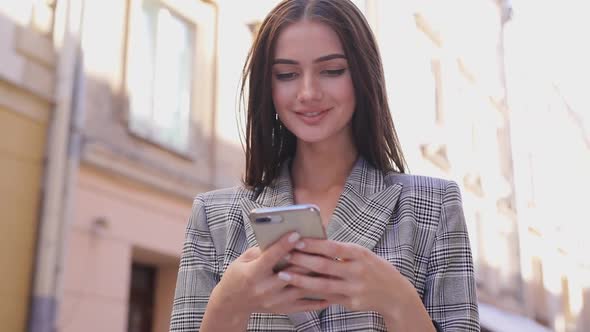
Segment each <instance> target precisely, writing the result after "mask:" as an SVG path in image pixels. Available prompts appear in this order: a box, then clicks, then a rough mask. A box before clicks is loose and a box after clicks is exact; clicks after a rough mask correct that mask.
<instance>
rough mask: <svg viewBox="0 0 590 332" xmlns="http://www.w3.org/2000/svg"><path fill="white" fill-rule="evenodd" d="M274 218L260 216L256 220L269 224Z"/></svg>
mask: <svg viewBox="0 0 590 332" xmlns="http://www.w3.org/2000/svg"><path fill="white" fill-rule="evenodd" d="M271 221H272V219H271V218H270V217H260V218H256V222H257V223H261V224H267V223H269V222H271Z"/></svg>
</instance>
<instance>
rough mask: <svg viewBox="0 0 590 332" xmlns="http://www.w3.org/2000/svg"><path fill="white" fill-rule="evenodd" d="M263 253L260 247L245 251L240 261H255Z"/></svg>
mask: <svg viewBox="0 0 590 332" xmlns="http://www.w3.org/2000/svg"><path fill="white" fill-rule="evenodd" d="M260 254H261V251H260V248H258V247H252V248H248V250H246V251H244V253H243V254H242V255H240V257H239V260H240V261H243V262H249V261H253V260H255V259H256V258H258V257H260Z"/></svg>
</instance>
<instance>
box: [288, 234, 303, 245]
mask: <svg viewBox="0 0 590 332" xmlns="http://www.w3.org/2000/svg"><path fill="white" fill-rule="evenodd" d="M300 238H301V235H299V233H293V234H291V235H289V238H288V239H287V240H289V243H293V242H295V241H297V240H299V239H300Z"/></svg>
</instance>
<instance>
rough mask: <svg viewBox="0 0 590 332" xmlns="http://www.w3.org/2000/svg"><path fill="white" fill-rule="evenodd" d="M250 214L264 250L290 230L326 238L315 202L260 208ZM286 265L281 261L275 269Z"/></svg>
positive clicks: (304, 234) (308, 235)
mask: <svg viewBox="0 0 590 332" xmlns="http://www.w3.org/2000/svg"><path fill="white" fill-rule="evenodd" d="M249 216H250V225H251V226H252V230H254V235H255V236H256V241H257V242H258V245H259V246H260V249H262V250H265V249H266V248H267V247H269V246H270V245H272V244H273V243H275V242H276V241H277V240H278V239H279V238H280V237H281V236H283V235H285V234H287V233H290V232H298V233H299V234H300V235H301V237H302V238H315V239H325V238H326V231H325V230H324V226H323V225H322V218H321V217H320V209H319V208H318V207H317V206H316V205H314V204H299V205H290V206H279V207H271V208H258V209H254V210H252V211H250V215H249ZM285 266H286V262H284V261H282V262H279V264H278V265H277V266H276V267H275V270H281V269H283V268H284V267H285Z"/></svg>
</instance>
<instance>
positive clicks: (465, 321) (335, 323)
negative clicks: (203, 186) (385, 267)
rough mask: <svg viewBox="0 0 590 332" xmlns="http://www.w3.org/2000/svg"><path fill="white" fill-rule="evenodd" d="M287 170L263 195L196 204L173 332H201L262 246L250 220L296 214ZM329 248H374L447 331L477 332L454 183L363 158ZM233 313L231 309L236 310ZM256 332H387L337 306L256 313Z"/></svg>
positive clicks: (212, 195) (202, 199)
mask: <svg viewBox="0 0 590 332" xmlns="http://www.w3.org/2000/svg"><path fill="white" fill-rule="evenodd" d="M292 188H293V187H292V184H291V180H290V176H289V169H288V166H287V165H285V166H284V167H283V168H282V171H281V173H280V176H279V177H278V178H277V179H276V181H275V182H274V183H273V184H272V185H271V186H268V187H266V188H265V189H264V190H262V191H261V192H259V193H255V192H253V191H252V190H248V189H246V188H244V187H235V188H230V189H222V190H217V191H212V192H208V193H204V194H201V195H198V196H197V197H196V198H195V201H194V204H193V211H192V215H191V216H190V219H189V222H188V226H187V230H186V241H185V244H184V249H183V252H182V257H181V260H180V268H179V272H178V279H177V285H176V293H175V298H174V303H173V309H172V317H171V322H170V331H178V332H188V331H198V330H199V327H200V324H201V321H202V319H203V315H204V313H205V307H206V306H207V302H208V300H209V295H210V294H211V291H212V289H213V288H214V287H215V285H216V284H217V283H218V282H219V280H220V279H221V277H222V276H223V272H224V271H225V270H226V268H227V267H228V265H229V264H230V263H231V262H233V261H234V260H235V259H236V258H237V257H238V256H240V254H242V253H243V252H244V251H245V250H246V249H247V248H249V247H253V246H256V245H257V244H256V239H255V237H254V232H253V231H252V228H251V226H250V223H249V221H248V212H249V211H250V210H251V209H253V208H256V207H263V206H266V207H271V206H281V205H290V204H293V194H292V192H293V191H292ZM326 232H327V234H328V238H329V239H332V240H336V241H342V242H354V243H357V244H359V245H362V246H364V247H366V248H369V249H370V250H372V251H373V252H374V253H376V254H377V255H379V256H381V257H383V258H385V259H386V260H388V261H389V262H391V264H393V265H394V266H395V267H396V268H397V269H398V270H399V271H400V273H401V274H403V275H404V276H405V277H406V278H408V280H410V281H411V283H412V284H413V285H414V287H415V288H416V291H417V292H418V294H419V295H420V298H421V299H422V301H423V303H424V306H425V307H426V310H427V311H428V313H429V314H430V316H431V318H432V319H433V320H434V321H435V322H436V323H438V325H439V327H440V328H441V329H442V330H443V331H479V317H478V308H477V297H476V287H475V278H474V270H473V262H472V257H471V249H470V246H469V239H468V234H467V229H466V225H465V219H464V215H463V209H462V205H461V196H460V192H459V188H458V186H457V184H456V183H454V182H452V181H446V180H441V179H435V178H429V177H422V176H412V175H404V174H398V173H395V172H390V173H387V174H384V173H383V172H381V171H378V170H376V169H375V168H374V167H372V166H371V165H370V164H369V163H368V162H366V161H365V160H364V159H362V158H359V160H358V161H357V162H356V164H355V166H354V168H353V170H352V172H351V174H350V175H349V176H348V179H347V180H346V184H345V186H344V190H343V192H342V194H341V196H340V198H339V201H338V204H337V206H336V209H335V210H334V213H333V216H332V220H331V221H330V223H329V224H328V227H327V229H326ZM228 305H229V306H231V303H228ZM248 331H306V332H308V331H309V332H311V331H386V327H385V324H384V322H383V318H382V317H381V315H380V314H378V313H376V312H351V311H347V310H346V309H345V308H344V307H342V306H339V305H332V306H330V307H328V308H327V309H325V310H323V311H319V312H301V313H296V314H289V315H277V314H266V313H253V314H252V315H251V316H250V320H249V323H248Z"/></svg>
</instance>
